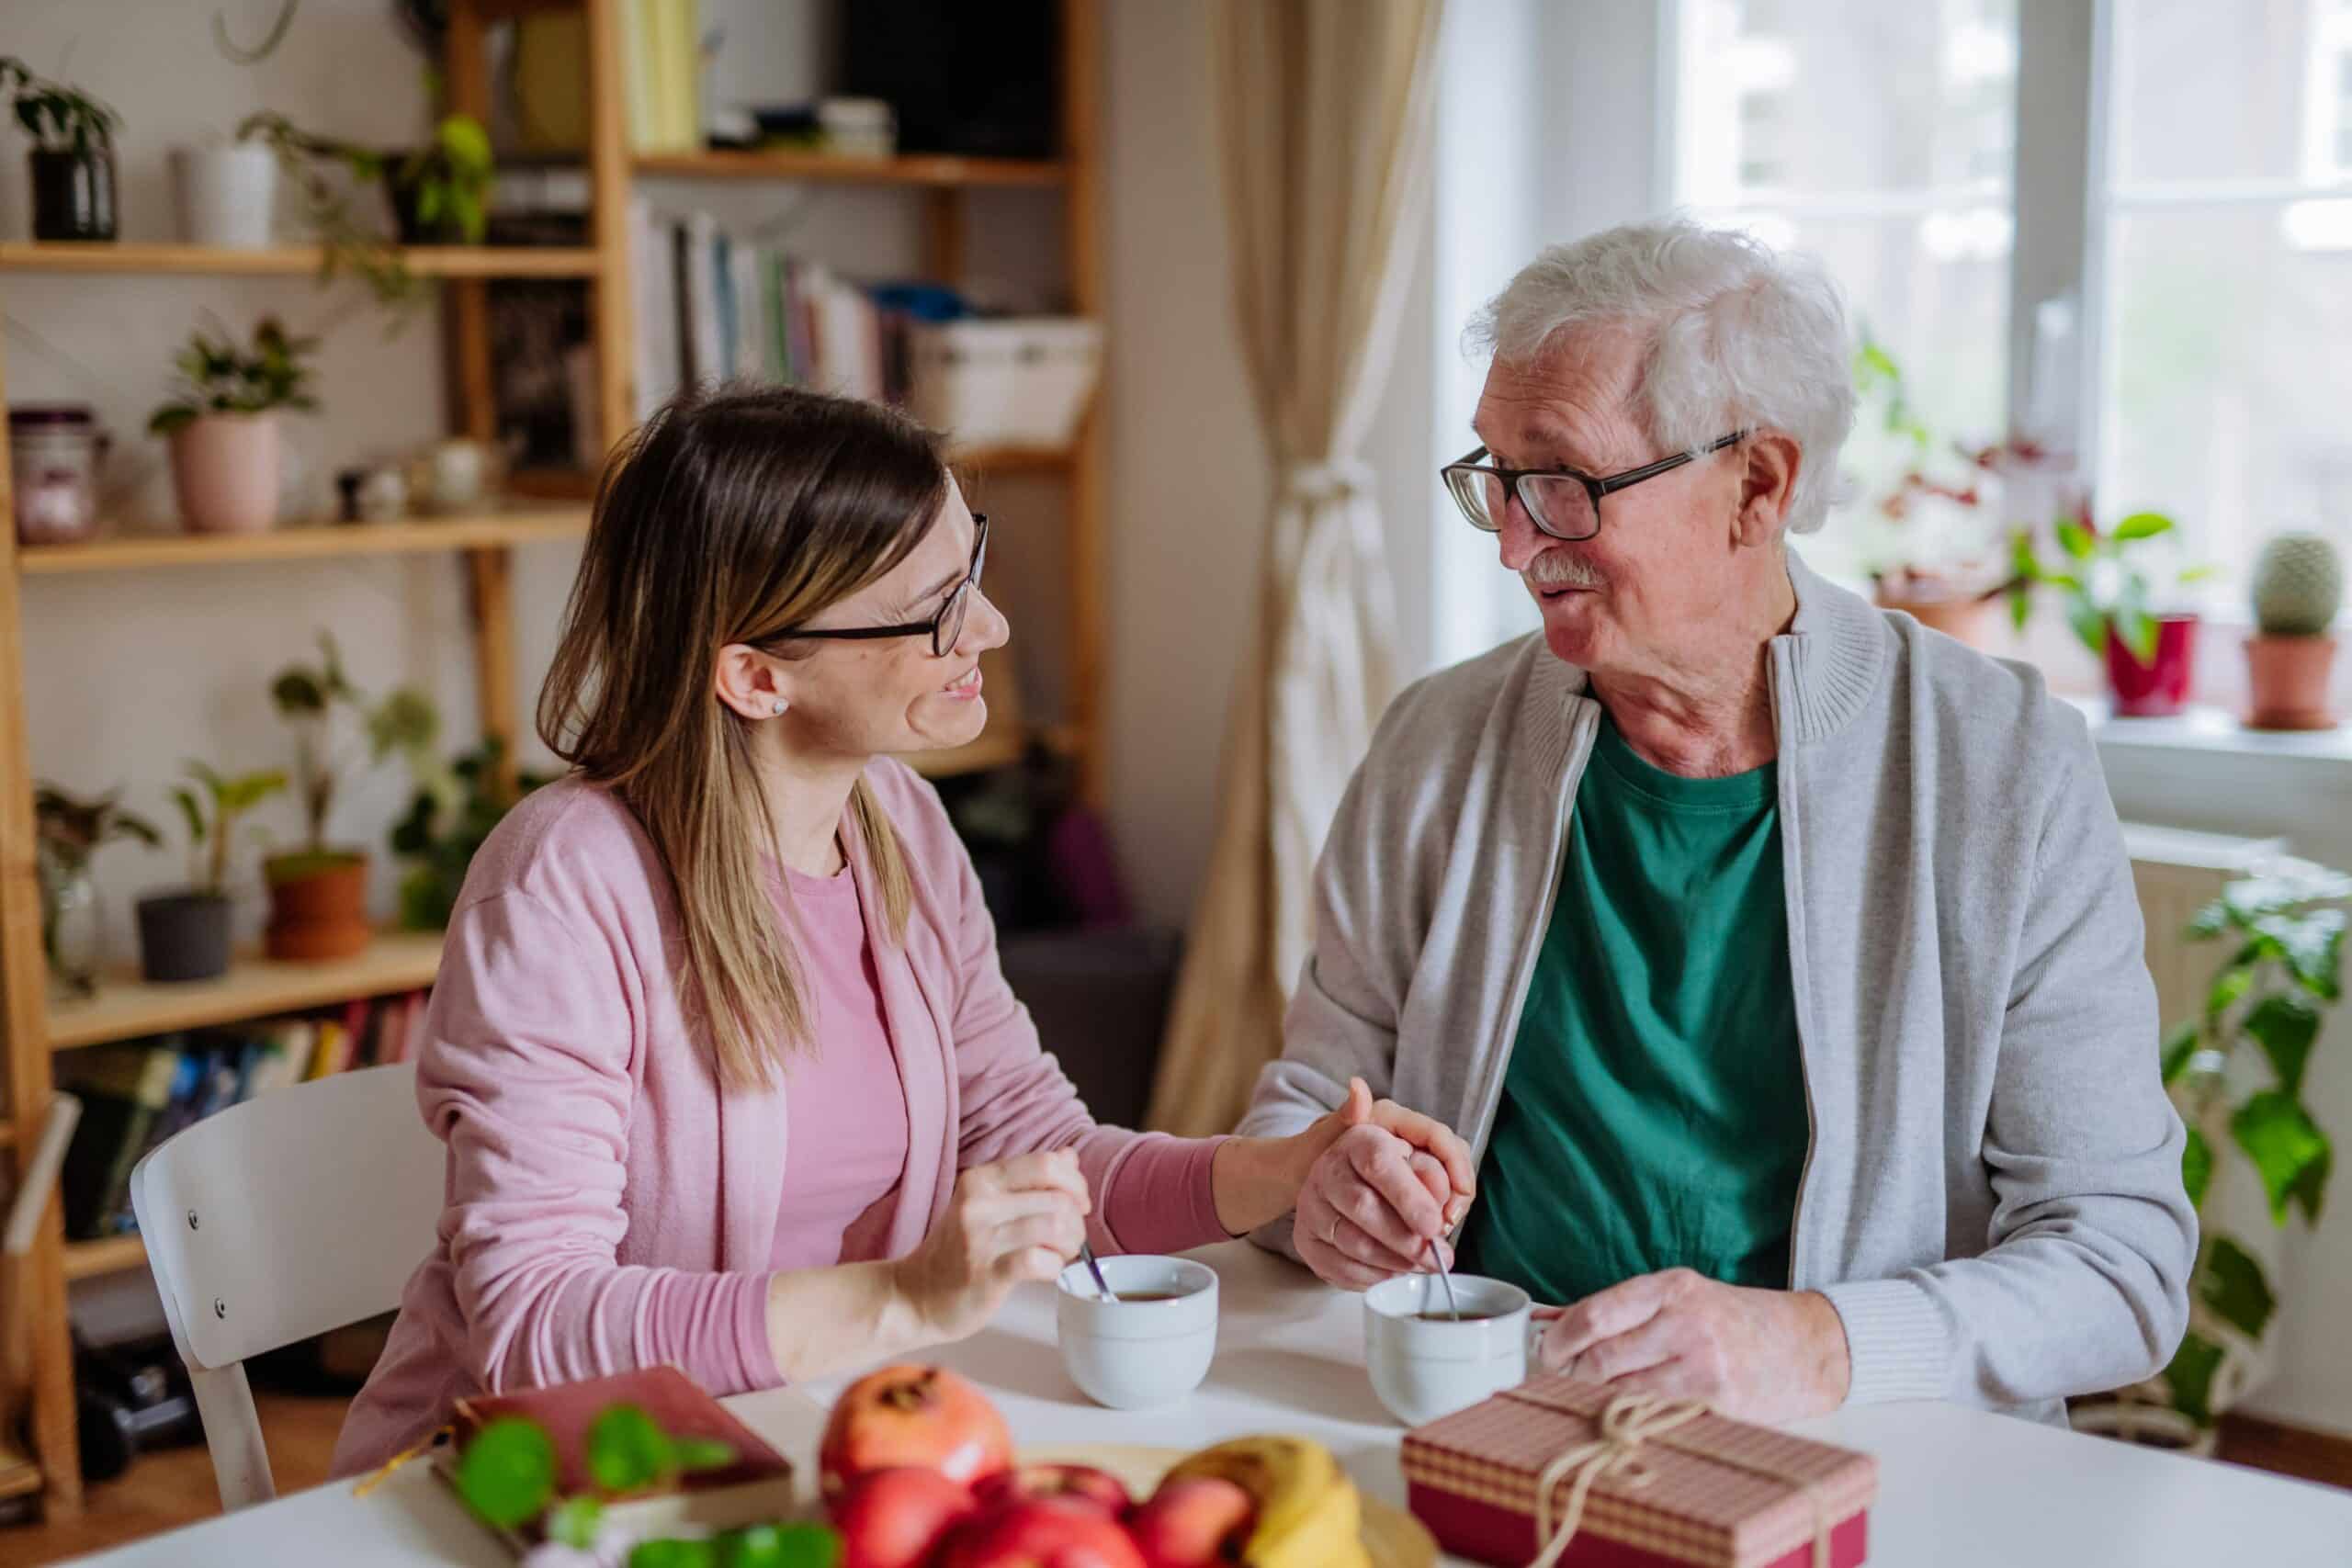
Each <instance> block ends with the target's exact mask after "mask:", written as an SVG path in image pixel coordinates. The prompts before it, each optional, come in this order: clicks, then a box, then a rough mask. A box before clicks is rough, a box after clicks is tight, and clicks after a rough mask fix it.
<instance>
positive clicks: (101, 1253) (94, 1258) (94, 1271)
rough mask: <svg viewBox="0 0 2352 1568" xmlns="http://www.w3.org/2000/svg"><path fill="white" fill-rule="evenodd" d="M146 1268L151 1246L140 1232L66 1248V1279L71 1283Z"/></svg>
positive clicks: (76, 1243)
mask: <svg viewBox="0 0 2352 1568" xmlns="http://www.w3.org/2000/svg"><path fill="white" fill-rule="evenodd" d="M146 1267H147V1244H146V1243H145V1242H143V1241H141V1239H140V1238H139V1235H138V1233H137V1232H133V1233H132V1234H130V1235H110V1236H107V1238H106V1239H105V1240H103V1241H69V1242H67V1243H66V1244H65V1277H66V1278H67V1279H69V1280H89V1279H95V1278H96V1276H98V1275H100V1274H120V1273H122V1272H124V1271H125V1270H127V1269H144V1268H146Z"/></svg>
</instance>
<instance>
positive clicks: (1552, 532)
mask: <svg viewBox="0 0 2352 1568" xmlns="http://www.w3.org/2000/svg"><path fill="white" fill-rule="evenodd" d="M1750 434H1754V433H1753V432H1751V431H1746V430H1735V431H1733V432H1732V433H1731V434H1729V435H1726V436H1724V438H1723V439H1721V440H1720V441H1713V442H1710V443H1708V444H1707V445H1706V446H1702V447H1700V448H1699V450H1697V451H1696V452H1677V453H1676V454H1674V456H1673V457H1660V458H1659V459H1658V460H1657V462H1655V463H1644V464H1643V465H1642V466H1641V467H1640V468H1627V469H1625V470H1623V472H1621V473H1614V474H1601V475H1594V474H1588V473H1586V472H1584V471H1583V470H1582V469H1580V468H1569V467H1567V466H1566V465H1565V464H1563V465H1561V466H1559V467H1557V468H1504V467H1503V466H1502V465H1501V464H1499V463H1482V462H1480V461H1479V460H1478V459H1479V458H1481V457H1485V456H1487V449H1486V448H1485V447H1484V446H1474V447H1472V448H1471V449H1470V450H1469V451H1468V452H1467V453H1465V454H1464V456H1463V457H1459V458H1457V459H1455V460H1454V461H1453V462H1451V463H1448V464H1446V465H1445V466H1444V467H1443V468H1440V469H1439V470H1438V471H1437V472H1438V478H1440V479H1443V480H1444V481H1445V492H1446V494H1448V495H1450V496H1452V497H1453V504H1454V505H1455V506H1456V507H1458V508H1459V509H1460V510H1461V513H1462V515H1463V517H1464V519H1465V520H1466V521H1467V522H1468V523H1469V525H1470V526H1472V527H1473V528H1476V529H1477V530H1478V532H1480V533H1482V534H1499V533H1501V532H1502V525H1501V524H1500V523H1495V524H1492V525H1489V524H1486V523H1481V522H1480V521H1478V514H1477V513H1476V512H1474V511H1472V510H1471V508H1470V504H1469V502H1465V501H1464V500H1463V499H1462V494H1461V492H1460V491H1457V490H1455V489H1454V488H1453V476H1454V475H1455V474H1458V473H1459V474H1485V475H1490V476H1492V477H1493V478H1495V479H1500V480H1502V481H1503V482H1504V483H1505V484H1506V485H1508V486H1510V493H1511V495H1512V497H1513V498H1514V499H1515V500H1517V501H1518V502H1519V504H1520V508H1521V511H1523V512H1525V513H1527V520H1528V521H1529V522H1531V523H1532V524H1534V525H1535V527H1536V530H1537V532H1539V533H1542V534H1544V535H1546V536H1550V537H1552V538H1555V539H1564V540H1566V541H1568V542H1570V543H1574V542H1575V541H1577V540H1578V539H1589V538H1591V537H1592V536H1593V535H1595V534H1598V533H1600V499H1601V497H1603V496H1607V495H1614V494H1616V493H1617V492H1618V491H1621V490H1626V489H1629V488H1631V487H1632V486H1634V485H1637V484H1640V483H1641V482H1642V481H1643V480H1644V479H1656V478H1657V477H1658V475H1660V474H1664V473H1671V472H1672V471H1673V470H1675V469H1676V468H1680V467H1681V466H1682V465H1683V464H1685V463H1691V462H1696V461H1697V460H1698V459H1700V458H1701V457H1710V456H1713V454H1714V453H1717V452H1720V451H1722V450H1723V449H1724V447H1726V446H1734V445H1736V444H1737V443H1739V442H1741V441H1744V440H1746V439H1747V437H1748V436H1749V435H1750ZM1537 478H1542V479H1575V480H1577V482H1578V483H1580V484H1582V485H1583V486H1584V491H1585V494H1587V495H1589V496H1590V497H1591V498H1592V527H1591V528H1590V529H1589V531H1588V532H1585V533H1582V534H1563V533H1561V532H1560V531H1559V530H1558V529H1556V528H1554V527H1551V526H1549V525H1546V524H1545V523H1544V519H1543V517H1542V515H1541V514H1540V513H1537V511H1536V510H1535V508H1534V507H1533V506H1532V505H1530V504H1529V503H1528V500H1527V492H1526V491H1523V490H1521V489H1520V488H1519V487H1520V484H1521V481H1522V480H1525V479H1537Z"/></svg>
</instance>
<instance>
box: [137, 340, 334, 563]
mask: <svg viewBox="0 0 2352 1568" xmlns="http://www.w3.org/2000/svg"><path fill="white" fill-rule="evenodd" d="M317 346H318V340H317V339H315V338H296V337H288V336H287V335H286V329H285V328H284V327H282V326H280V325H279V324H278V323H277V318H276V317H273V316H265V317H263V318H262V320H261V323H260V325H258V326H257V327H255V328H254V343H253V347H252V348H251V349H243V348H240V347H238V346H237V344H235V342H234V341H232V339H231V338H230V337H229V335H228V334H227V333H225V332H223V333H221V334H220V336H219V337H217V338H216V337H209V336H207V335H206V334H205V333H202V332H201V331H199V332H198V333H194V334H193V335H191V336H190V337H189V339H188V343H187V347H186V348H183V349H182V350H180V355H179V358H178V359H177V361H175V363H176V364H177V366H178V367H179V372H180V377H181V380H182V383H183V385H182V387H181V389H180V395H179V396H178V397H176V398H175V399H174V400H172V401H170V402H168V403H165V404H164V406H163V407H162V408H159V409H157V410H156V411H155V412H154V415H153V418H151V419H150V420H149V421H148V422H147V428H148V430H149V432H150V433H151V434H156V435H162V436H166V437H168V438H169V439H170V441H171V444H172V488H173V490H174V491H175V493H176V494H177V495H178V497H179V508H180V517H181V519H182V521H183V522H185V523H186V524H187V528H188V531H189V532H190V533H196V534H258V533H261V532H264V531H265V530H266V529H268V528H269V527H270V526H271V525H273V524H275V523H276V522H277V410H279V409H292V410H295V411H297V412H310V411H311V410H313V409H316V408H317V407H318V406H319V404H318V400H317V399H315V398H313V397H312V396H311V392H310V378H311V369H310V367H309V366H307V365H305V364H304V363H303V356H304V355H308V354H310V353H311V351H312V350H314V349H315V348H316V347H317Z"/></svg>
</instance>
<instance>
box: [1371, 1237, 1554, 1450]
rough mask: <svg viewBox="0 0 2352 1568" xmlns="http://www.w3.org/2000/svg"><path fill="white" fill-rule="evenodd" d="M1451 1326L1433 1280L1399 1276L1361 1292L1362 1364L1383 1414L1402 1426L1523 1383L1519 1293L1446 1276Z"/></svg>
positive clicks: (1523, 1310) (1471, 1277)
mask: <svg viewBox="0 0 2352 1568" xmlns="http://www.w3.org/2000/svg"><path fill="white" fill-rule="evenodd" d="M1453 1295H1454V1300H1455V1301H1457V1302H1458V1303H1461V1307H1462V1316H1461V1320H1460V1321H1459V1322H1453V1321H1439V1320H1442V1319H1444V1318H1445V1317H1446V1314H1448V1312H1449V1311H1450V1308H1449V1307H1448V1305H1447V1303H1446V1297H1445V1286H1444V1284H1443V1283H1442V1281H1441V1280H1439V1279H1438V1277H1437V1276H1436V1275H1434V1274H1400V1275H1398V1276H1397V1278H1396V1279H1393V1280H1382V1281H1381V1282H1380V1283H1379V1284H1377V1285H1374V1287H1373V1288H1372V1289H1370V1290H1368V1291H1366V1292H1364V1293H1363V1364H1364V1370H1365V1371H1368V1372H1369V1373H1371V1374H1372V1389H1373V1392H1374V1393H1377V1394H1378V1395H1380V1403H1381V1404H1385V1405H1386V1406H1387V1407H1388V1413H1389V1414H1390V1415H1391V1416H1396V1417H1397V1420H1399V1421H1402V1422H1403V1423H1404V1424H1405V1425H1406V1426H1408V1427H1419V1426H1420V1425H1422V1424H1423V1423H1424V1422H1429V1421H1434V1420H1436V1419H1437V1418H1438V1417H1439V1416H1451V1415H1453V1413H1454V1412H1455V1411H1457V1410H1466V1409H1468V1408H1469V1407H1470V1406H1471V1405H1474V1404H1477V1403H1478V1402H1479V1401H1480V1400H1482V1399H1485V1398H1487V1396H1488V1395H1489V1394H1494V1393H1500V1392H1502V1391H1503V1390H1504V1389H1507V1388H1517V1387H1518V1386H1519V1385H1520V1384H1521V1383H1523V1382H1526V1381H1527V1360H1528V1351H1529V1342H1530V1340H1532V1338H1533V1337H1534V1319H1533V1314H1532V1311H1531V1307H1532V1303H1530V1301H1529V1300H1528V1295H1527V1292H1525V1291H1522V1290H1521V1289H1520V1288H1519V1287H1518V1286H1517V1285H1511V1284H1506V1283H1505V1282H1503V1281H1502V1280H1488V1279H1484V1278H1481V1277H1480V1276H1478V1275H1476V1274H1456V1275H1455V1276H1453Z"/></svg>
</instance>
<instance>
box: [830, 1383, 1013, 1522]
mask: <svg viewBox="0 0 2352 1568" xmlns="http://www.w3.org/2000/svg"><path fill="white" fill-rule="evenodd" d="M898 1465H917V1466H920V1467H922V1468H923V1469H926V1470H935V1471H938V1472H940V1473H941V1474H943V1475H944V1476H946V1477H947V1478H948V1479H949V1480H950V1481H956V1482H961V1483H963V1484H965V1485H967V1486H968V1485H970V1484H971V1483H973V1482H975V1481H978V1479H979V1478H980V1477H981V1476H983V1475H993V1474H994V1473H996V1472H998V1471H1000V1470H1004V1469H1007V1468H1009V1467H1010V1466H1011V1465H1012V1433H1011V1432H1009V1431H1007V1430H1006V1429H1005V1425H1004V1417H1003V1416H1000V1415H998V1414H997V1411H996V1406H995V1405H993V1404H989V1401H988V1396H987V1395H986V1394H984V1393H981V1392H980V1391H979V1390H978V1388H975V1387H974V1386H973V1385H972V1384H971V1383H970V1382H967V1381H966V1380H965V1379H963V1378H960V1377H958V1376H956V1374H955V1373H954V1372H951V1371H948V1370H947V1369H946V1368H944V1367H922V1366H913V1365H899V1366H890V1367H884V1368H883V1369H882V1370H881V1371H877V1372H869V1373H867V1374H866V1375H865V1377H862V1378H860V1379H858V1380H857V1382H854V1383H852V1384H850V1386H849V1387H848V1388H847V1389H846V1390H844V1391H843V1392H842V1396H841V1399H840V1401H839V1402H838V1403H836V1404H834V1405H833V1413H832V1415H831V1417H829V1418H828V1419H827V1421H826V1423H825V1440H824V1443H823V1445H822V1446H821V1447H820V1449H819V1450H818V1453H817V1472H818V1475H819V1477H820V1488H821V1490H822V1492H823V1494H824V1495H825V1496H827V1497H831V1496H832V1495H835V1494H836V1493H838V1492H839V1491H840V1490H841V1489H842V1486H844V1485H846V1484H847V1483H849V1482H851V1481H854V1480H855V1479H856V1478H857V1477H858V1476H861V1475H863V1474H865V1472H867V1471H869V1470H888V1469H891V1468H892V1467H894V1466H898Z"/></svg>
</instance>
